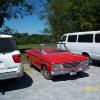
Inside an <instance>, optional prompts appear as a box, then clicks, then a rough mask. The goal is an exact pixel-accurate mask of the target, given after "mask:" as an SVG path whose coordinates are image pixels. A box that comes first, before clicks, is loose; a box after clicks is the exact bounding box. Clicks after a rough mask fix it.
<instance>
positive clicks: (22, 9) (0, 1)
mask: <svg viewBox="0 0 100 100" xmlns="http://www.w3.org/2000/svg"><path fill="white" fill-rule="evenodd" d="M29 1H30V0H0V27H2V25H3V24H4V22H5V19H7V20H9V19H11V18H19V17H23V16H27V15H30V14H32V13H33V10H34V6H33V3H32V1H31V2H29Z"/></svg>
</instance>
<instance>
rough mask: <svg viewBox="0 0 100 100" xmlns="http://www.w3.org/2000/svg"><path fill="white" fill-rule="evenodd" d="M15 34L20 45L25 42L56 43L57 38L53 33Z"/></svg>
mask: <svg viewBox="0 0 100 100" xmlns="http://www.w3.org/2000/svg"><path fill="white" fill-rule="evenodd" d="M11 35H13V37H14V39H15V41H16V42H17V44H18V45H23V44H34V43H36V44H40V43H54V42H55V39H54V37H53V36H52V35H43V34H42V35H39V34H31V35H29V34H28V33H15V34H11Z"/></svg>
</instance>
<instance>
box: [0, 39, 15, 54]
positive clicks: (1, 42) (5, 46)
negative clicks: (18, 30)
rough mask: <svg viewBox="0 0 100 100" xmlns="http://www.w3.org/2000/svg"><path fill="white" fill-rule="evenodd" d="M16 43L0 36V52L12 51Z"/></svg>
mask: <svg viewBox="0 0 100 100" xmlns="http://www.w3.org/2000/svg"><path fill="white" fill-rule="evenodd" d="M16 49H17V47H16V44H15V42H14V40H13V39H11V38H0V52H3V53H4V52H12V51H14V50H16Z"/></svg>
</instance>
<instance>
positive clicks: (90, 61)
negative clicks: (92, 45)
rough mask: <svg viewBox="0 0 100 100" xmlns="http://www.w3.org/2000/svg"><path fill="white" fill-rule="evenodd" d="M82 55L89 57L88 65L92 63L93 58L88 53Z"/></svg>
mask: <svg viewBox="0 0 100 100" xmlns="http://www.w3.org/2000/svg"><path fill="white" fill-rule="evenodd" d="M82 55H83V56H86V57H88V58H89V65H92V64H93V60H92V59H91V57H90V56H89V55H88V54H85V53H83V54H82Z"/></svg>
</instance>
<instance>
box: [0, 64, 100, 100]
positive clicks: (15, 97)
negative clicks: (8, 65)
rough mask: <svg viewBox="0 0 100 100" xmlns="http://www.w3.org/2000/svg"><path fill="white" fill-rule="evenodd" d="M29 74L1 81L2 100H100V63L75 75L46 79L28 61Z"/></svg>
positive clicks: (0, 92) (26, 65) (25, 65)
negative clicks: (14, 80)
mask: <svg viewBox="0 0 100 100" xmlns="http://www.w3.org/2000/svg"><path fill="white" fill-rule="evenodd" d="M24 67H25V74H24V76H23V78H20V79H19V80H17V81H16V82H13V81H11V80H9V81H2V82H0V100H100V64H99V63H98V64H96V65H92V66H90V69H89V70H87V71H86V72H82V73H79V74H77V75H74V76H69V75H61V76H57V77H54V78H53V80H46V79H44V78H43V76H42V75H41V73H40V72H39V71H38V70H37V69H35V68H34V67H33V68H29V67H28V64H24Z"/></svg>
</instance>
